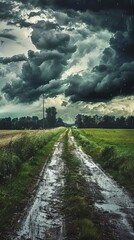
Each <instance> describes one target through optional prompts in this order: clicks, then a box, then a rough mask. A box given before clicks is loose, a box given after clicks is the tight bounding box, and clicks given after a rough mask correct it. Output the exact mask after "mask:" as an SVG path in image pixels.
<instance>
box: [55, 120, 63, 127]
mask: <svg viewBox="0 0 134 240" xmlns="http://www.w3.org/2000/svg"><path fill="white" fill-rule="evenodd" d="M62 126H64V122H63V120H62V118H58V119H57V120H56V127H62Z"/></svg>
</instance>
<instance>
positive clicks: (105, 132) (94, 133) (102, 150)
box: [73, 129, 134, 194]
mask: <svg viewBox="0 0 134 240" xmlns="http://www.w3.org/2000/svg"><path fill="white" fill-rule="evenodd" d="M73 134H74V136H75V138H76V140H77V141H78V143H79V144H80V145H82V147H83V149H84V151H85V152H86V153H88V154H90V155H91V156H92V157H93V159H94V160H95V161H97V162H98V163H99V164H101V166H102V167H103V168H104V169H106V171H108V172H109V173H110V174H111V175H112V176H113V177H114V178H115V179H116V180H117V181H119V182H120V183H121V184H123V185H124V186H126V188H127V189H128V190H130V191H131V192H132V194H134V190H133V189H134V130H128V129H73Z"/></svg>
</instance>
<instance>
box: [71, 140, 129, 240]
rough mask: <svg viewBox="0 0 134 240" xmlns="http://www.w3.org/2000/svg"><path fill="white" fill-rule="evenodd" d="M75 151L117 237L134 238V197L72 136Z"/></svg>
mask: <svg viewBox="0 0 134 240" xmlns="http://www.w3.org/2000/svg"><path fill="white" fill-rule="evenodd" d="M70 143H71V144H72V145H73V149H74V150H73V152H74V154H75V155H76V157H77V158H79V159H80V160H81V166H82V172H83V174H84V176H85V178H86V180H87V182H88V183H89V188H90V191H91V194H92V198H93V201H94V207H95V208H96V209H97V210H98V211H99V212H100V214H101V215H104V216H105V217H106V216H107V219H109V224H110V225H111V226H112V228H114V231H115V235H116V239H118V240H133V239H134V199H131V197H130V196H129V194H128V193H127V192H126V191H125V190H124V189H123V188H121V187H120V186H119V185H118V184H117V183H116V182H115V181H114V180H113V179H112V178H111V177H110V176H109V175H107V174H106V173H105V172H104V171H103V170H102V169H101V168H100V166H98V165H97V164H95V163H94V161H93V159H92V158H91V157H90V156H88V155H87V154H85V153H84V152H83V151H82V149H81V147H79V146H78V145H77V144H76V141H75V140H74V137H73V136H70Z"/></svg>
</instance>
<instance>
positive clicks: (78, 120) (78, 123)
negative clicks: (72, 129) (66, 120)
mask: <svg viewBox="0 0 134 240" xmlns="http://www.w3.org/2000/svg"><path fill="white" fill-rule="evenodd" d="M75 125H76V126H77V127H78V128H82V127H83V121H82V115H81V114H78V115H77V116H76V119H75Z"/></svg>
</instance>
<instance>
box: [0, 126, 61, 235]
mask: <svg viewBox="0 0 134 240" xmlns="http://www.w3.org/2000/svg"><path fill="white" fill-rule="evenodd" d="M64 130H65V129H63V128H60V129H55V130H49V131H32V132H29V133H27V132H26V133H25V134H23V136H22V137H21V138H19V139H18V138H17V140H16V141H14V142H13V143H10V145H9V146H8V145H7V146H6V147H5V148H4V149H3V148H2V149H1V153H2V151H4V152H5V158H3V159H4V160H5V161H7V157H8V156H10V157H12V155H13V156H16V158H17V159H18V161H19V162H20V164H19V168H18V169H17V172H16V173H15V174H12V176H10V177H9V176H8V178H6V179H4V180H3V181H2V182H1V184H0V233H1V234H0V239H2V236H3V235H5V234H6V233H7V232H10V231H12V230H13V229H14V228H15V227H16V223H17V221H18V219H19V217H20V215H21V214H22V212H23V209H24V207H25V206H26V205H27V203H28V200H29V198H30V196H31V193H32V192H33V190H34V188H35V184H36V182H37V178H38V175H39V173H40V171H41V169H42V167H43V165H44V163H45V162H46V161H48V160H49V158H50V156H51V154H52V152H53V147H54V144H55V142H56V141H57V140H58V138H59V136H60V135H61V133H62V132H64ZM6 154H7V155H6ZM3 159H2V161H3V162H4V160H3ZM9 159H10V158H9ZM9 159H8V162H9ZM0 162H1V155H0Z"/></svg>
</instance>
